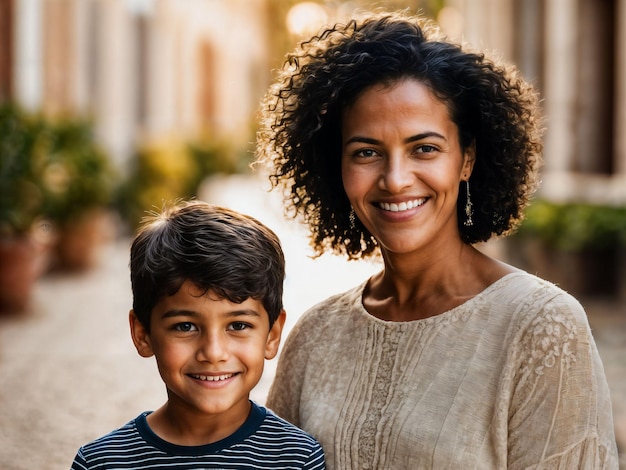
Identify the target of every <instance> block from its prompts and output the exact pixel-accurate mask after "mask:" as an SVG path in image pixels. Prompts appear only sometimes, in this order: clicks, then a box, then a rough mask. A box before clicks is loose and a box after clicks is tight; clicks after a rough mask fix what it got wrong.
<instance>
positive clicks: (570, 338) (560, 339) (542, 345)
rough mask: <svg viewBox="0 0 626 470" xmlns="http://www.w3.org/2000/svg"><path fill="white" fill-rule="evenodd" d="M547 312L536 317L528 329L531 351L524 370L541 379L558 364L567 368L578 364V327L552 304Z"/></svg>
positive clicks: (546, 309) (547, 308) (548, 306)
mask: <svg viewBox="0 0 626 470" xmlns="http://www.w3.org/2000/svg"><path fill="white" fill-rule="evenodd" d="M544 312H545V313H544V315H542V316H536V317H534V318H533V319H532V321H531V322H530V325H529V326H528V332H527V334H528V335H529V336H530V344H529V347H530V350H529V351H528V356H527V359H526V364H525V365H524V367H523V368H522V372H523V373H524V374H526V373H528V372H534V373H535V374H536V375H537V376H541V375H543V374H544V370H545V369H546V368H552V367H554V366H555V365H556V364H557V362H561V363H562V364H563V365H564V367H565V368H569V367H570V366H571V365H572V363H574V362H576V356H575V354H574V351H575V349H576V348H575V342H576V331H575V329H576V327H575V324H574V322H573V321H572V318H571V317H570V316H569V315H566V314H564V313H563V312H560V311H558V310H556V309H555V308H554V306H552V305H547V306H546V308H545V311H544Z"/></svg>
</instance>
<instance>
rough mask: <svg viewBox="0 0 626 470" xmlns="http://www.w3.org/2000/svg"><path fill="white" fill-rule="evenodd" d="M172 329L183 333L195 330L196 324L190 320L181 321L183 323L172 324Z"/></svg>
mask: <svg viewBox="0 0 626 470" xmlns="http://www.w3.org/2000/svg"><path fill="white" fill-rule="evenodd" d="M174 329H175V330H176V331H182V332H184V333H186V332H189V331H196V329H197V328H196V325H194V324H193V323H190V322H183V323H177V324H176V325H174Z"/></svg>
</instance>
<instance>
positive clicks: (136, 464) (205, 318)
mask: <svg viewBox="0 0 626 470" xmlns="http://www.w3.org/2000/svg"><path fill="white" fill-rule="evenodd" d="M130 253H131V255H130V271H131V282H132V291H133V309H132V310H131V311H130V315H129V320H130V331H131V336H132V340H133V343H134V344H135V347H136V348H137V352H138V353H139V354H140V355H141V356H143V357H150V356H152V355H154V356H155V358H156V362H157V365H158V369H159V372H160V374H161V377H162V379H163V381H164V382H165V386H166V388H167V397H168V398H167V401H166V403H165V404H164V405H163V406H162V407H160V408H159V409H158V410H156V411H154V412H144V413H142V414H140V415H139V416H138V417H137V418H135V419H133V420H132V421H130V422H129V423H128V424H126V425H125V426H123V427H121V428H119V429H117V430H115V431H113V432H111V433H109V434H107V435H106V436H103V437H101V438H99V439H97V440H95V441H93V442H91V443H89V444H87V445H85V446H83V447H81V448H80V449H79V451H78V453H77V455H76V457H75V459H74V463H73V465H72V468H73V469H76V470H78V469H90V468H142V469H150V468H163V467H168V468H176V469H191V468H237V469H244V468H271V469H283V468H284V469H286V468H290V469H295V468H307V469H322V468H324V454H323V451H322V448H321V446H320V445H319V443H318V442H317V441H316V440H315V439H314V438H313V437H311V436H309V435H308V434H306V433H304V431H302V430H300V429H298V428H296V427H295V426H293V425H291V424H289V423H287V422H286V421H284V420H282V419H280V418H278V417H277V416H276V415H274V414H273V413H271V412H270V411H268V410H266V409H265V408H263V407H261V406H259V405H257V404H255V403H253V402H251V401H250V399H249V393H250V390H252V388H253V387H254V386H255V385H256V384H257V382H258V381H259V379H260V378H261V374H262V372H263V365H264V360H265V359H272V358H274V357H275V356H276V353H277V351H278V346H279V343H280V337H281V332H282V328H283V325H284V323H285V312H284V310H283V305H282V292H283V280H284V273H285V261H284V255H283V252H282V249H281V246H280V242H279V240H278V238H277V236H276V235H275V234H274V233H273V232H272V231H271V230H270V229H268V228H267V227H265V226H264V225H263V224H261V223H260V222H258V221H257V220H255V219H253V218H251V217H248V216H245V215H242V214H239V213H237V212H234V211H231V210H228V209H224V208H220V207H216V206H213V205H210V204H206V203H203V202H200V201H191V202H183V203H180V204H179V205H177V206H174V207H171V208H166V209H165V210H164V211H163V212H162V213H161V214H160V215H155V216H153V217H150V218H149V219H148V220H147V222H146V224H145V225H144V226H143V227H142V228H141V229H140V231H139V233H138V234H137V236H136V238H135V239H134V241H133V243H132V246H131V251H130Z"/></svg>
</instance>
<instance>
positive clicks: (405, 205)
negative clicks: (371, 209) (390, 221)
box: [379, 199, 424, 212]
mask: <svg viewBox="0 0 626 470" xmlns="http://www.w3.org/2000/svg"><path fill="white" fill-rule="evenodd" d="M422 204H424V199H413V200H412V201H406V202H401V203H399V204H397V203H395V202H392V203H389V202H381V203H380V204H379V205H380V208H381V209H383V210H386V211H390V212H402V211H406V210H409V209H413V208H414V207H417V206H421V205H422Z"/></svg>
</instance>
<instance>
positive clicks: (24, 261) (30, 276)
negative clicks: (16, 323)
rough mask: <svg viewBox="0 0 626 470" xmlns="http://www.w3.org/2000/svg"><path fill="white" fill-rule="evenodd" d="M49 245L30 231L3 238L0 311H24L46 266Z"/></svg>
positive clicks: (0, 264)
mask: <svg viewBox="0 0 626 470" xmlns="http://www.w3.org/2000/svg"><path fill="white" fill-rule="evenodd" d="M47 252H48V247H47V246H46V245H45V244H42V243H40V242H38V241H37V240H36V239H34V238H33V237H32V236H30V235H23V236H16V237H10V238H0V312H21V311H24V310H26V308H27V307H28V305H29V302H30V298H31V292H32V290H33V286H34V285H35V282H36V281H37V279H38V278H39V276H41V275H42V274H43V272H44V271H45V269H46V266H47Z"/></svg>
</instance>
